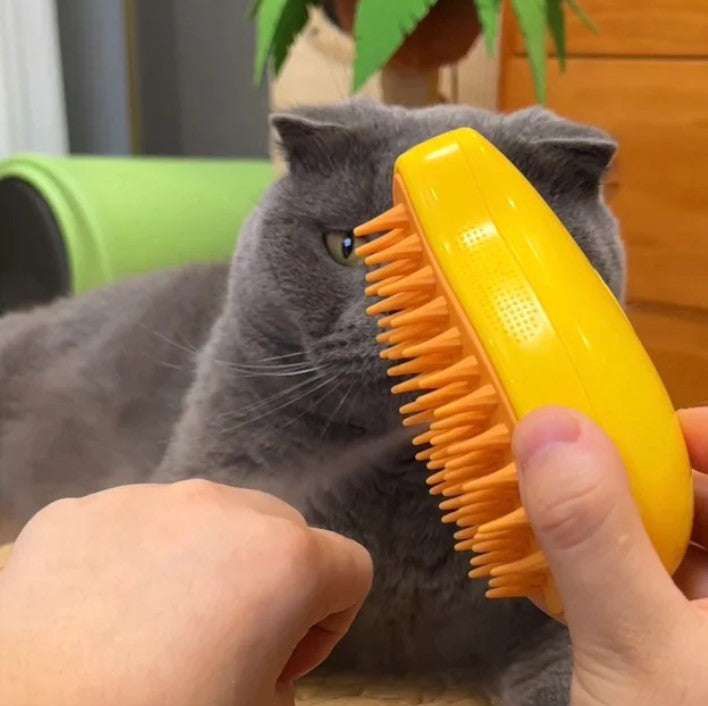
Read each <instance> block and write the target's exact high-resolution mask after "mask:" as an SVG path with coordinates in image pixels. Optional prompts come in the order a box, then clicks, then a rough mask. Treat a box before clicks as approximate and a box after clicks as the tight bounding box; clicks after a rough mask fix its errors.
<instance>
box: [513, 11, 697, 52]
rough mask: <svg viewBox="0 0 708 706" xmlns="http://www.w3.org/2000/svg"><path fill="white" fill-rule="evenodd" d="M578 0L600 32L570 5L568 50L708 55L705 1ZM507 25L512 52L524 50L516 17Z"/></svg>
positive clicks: (568, 12)
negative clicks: (582, 18)
mask: <svg viewBox="0 0 708 706" xmlns="http://www.w3.org/2000/svg"><path fill="white" fill-rule="evenodd" d="M580 4H581V6H582V7H583V9H584V10H585V12H586V14H587V15H588V16H589V17H590V18H591V19H592V21H593V22H594V23H595V25H596V26H597V28H598V32H597V33H593V32H591V31H590V30H589V29H588V28H587V27H586V26H585V25H583V24H582V22H581V21H580V20H579V19H578V18H577V16H576V15H575V14H574V13H573V12H571V11H570V10H568V9H566V17H567V18H568V21H567V42H566V46H567V47H568V52H569V53H570V54H575V55H587V54H592V55H597V54H604V55H612V56H700V57H708V1H707V0H581V3H580ZM506 16H507V17H509V18H510V17H511V13H510V12H507V13H506ZM508 30H509V32H510V39H511V51H512V52H513V53H515V54H522V53H524V51H525V49H524V41H523V38H522V36H521V34H520V32H519V31H518V25H517V23H516V21H515V19H514V20H511V19H510V20H509V27H508Z"/></svg>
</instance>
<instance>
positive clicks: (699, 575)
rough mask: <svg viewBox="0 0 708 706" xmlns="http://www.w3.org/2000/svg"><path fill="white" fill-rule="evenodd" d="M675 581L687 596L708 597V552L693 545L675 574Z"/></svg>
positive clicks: (693, 597)
mask: <svg viewBox="0 0 708 706" xmlns="http://www.w3.org/2000/svg"><path fill="white" fill-rule="evenodd" d="M674 582H675V583H676V585H677V586H678V587H679V589H681V592H682V593H683V595H684V596H686V598H688V599H689V600H692V601H695V600H700V599H702V598H708V552H706V551H705V549H702V548H701V547H696V546H694V545H691V546H690V547H689V548H688V551H687V552H686V556H685V557H684V559H683V561H682V562H681V566H679V568H678V570H677V571H676V573H675V574H674Z"/></svg>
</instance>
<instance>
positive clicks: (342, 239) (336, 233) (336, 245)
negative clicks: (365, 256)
mask: <svg viewBox="0 0 708 706" xmlns="http://www.w3.org/2000/svg"><path fill="white" fill-rule="evenodd" d="M324 241H325V245H326V246H327V250H328V251H329V254H330V255H331V256H332V259H333V260H334V261H335V262H338V263H339V264H340V265H344V266H345V267H357V266H359V265H361V263H362V260H361V258H359V257H357V256H356V255H355V254H354V250H355V249H356V243H355V238H354V235H353V234H352V233H350V232H348V231H343V230H331V231H329V232H327V233H325V236H324Z"/></svg>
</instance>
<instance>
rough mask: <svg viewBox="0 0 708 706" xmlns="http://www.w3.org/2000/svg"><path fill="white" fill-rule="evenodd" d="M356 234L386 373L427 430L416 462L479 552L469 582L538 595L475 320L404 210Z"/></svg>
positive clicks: (466, 546)
mask: <svg viewBox="0 0 708 706" xmlns="http://www.w3.org/2000/svg"><path fill="white" fill-rule="evenodd" d="M382 232H385V233H384V234H383V235H379V234H380V233H382ZM355 234H356V235H357V236H376V237H374V238H373V239H371V240H369V241H368V242H366V243H365V244H363V245H361V246H360V247H359V248H358V249H357V254H358V255H359V256H360V257H363V258H364V259H365V263H366V264H367V265H369V266H371V267H374V266H375V267H376V269H370V270H369V271H368V273H367V275H366V281H367V282H368V283H369V286H368V287H367V289H366V293H367V294H368V295H369V296H373V297H377V301H376V302H375V303H373V304H372V305H371V306H369V307H368V308H367V313H368V314H369V315H371V316H377V317H379V319H378V325H379V326H380V327H381V329H382V333H381V334H379V336H378V337H377V340H378V342H379V343H380V344H382V345H383V346H384V349H383V350H382V351H381V354H380V355H381V358H382V359H384V360H388V361H389V362H390V367H389V370H388V374H389V375H390V376H392V377H397V376H405V378H406V379H404V380H403V381H402V382H398V383H397V384H395V385H394V386H393V387H392V391H393V392H394V393H396V394H408V395H415V399H413V400H412V401H410V402H408V403H407V404H404V405H403V406H402V407H401V414H402V415H404V420H403V424H404V426H407V427H416V426H422V427H423V428H424V430H423V431H422V432H421V433H419V434H418V435H417V436H416V437H415V438H414V439H413V444H414V445H415V446H416V447H422V448H420V449H419V450H418V452H417V453H416V456H415V457H416V459H417V460H419V461H421V462H423V463H426V465H427V468H428V470H429V471H430V475H429V476H428V479H427V482H428V485H429V486H430V493H431V494H433V495H439V496H441V498H442V499H443V500H442V502H441V504H440V509H441V510H442V511H443V517H442V521H443V522H444V523H446V524H448V523H449V524H454V525H456V526H457V531H456V532H455V533H454V538H455V541H456V544H455V549H456V550H457V551H471V552H473V553H474V554H475V556H474V557H473V558H472V560H471V561H470V564H471V567H472V569H471V571H470V572H469V576H470V577H471V578H486V579H487V580H488V582H489V590H488V591H487V596H488V597H490V598H502V597H516V596H527V595H530V594H533V593H534V592H536V591H538V590H540V589H541V588H543V586H544V585H545V584H546V580H547V577H548V566H547V564H546V560H545V558H544V557H543V555H542V554H541V552H539V551H538V550H537V547H536V545H535V543H534V540H533V534H532V532H531V529H530V526H529V523H528V520H527V518H526V513H525V512H524V509H523V507H522V506H521V500H520V497H519V489H518V482H517V477H516V466H515V465H514V463H513V462H512V460H511V458H510V444H511V428H512V424H513V420H512V419H510V418H509V415H508V414H505V410H504V409H503V405H502V404H501V396H500V393H499V391H498V389H497V386H495V384H494V379H495V378H494V376H493V375H490V373H489V370H488V366H487V365H486V364H485V360H486V359H485V358H484V356H482V355H480V351H479V350H478V346H476V343H475V340H476V339H475V338H474V337H473V336H471V335H468V330H469V324H468V323H467V321H466V318H465V317H464V315H463V314H461V310H460V308H459V306H458V305H457V303H456V301H455V299H454V295H453V294H452V293H451V291H450V290H449V288H447V286H446V284H445V282H444V281H443V278H442V276H441V274H440V272H439V270H438V268H437V265H436V264H435V262H434V260H433V256H432V254H431V252H430V250H429V248H428V247H427V244H426V243H425V242H424V241H423V239H422V238H421V237H420V235H419V234H418V233H417V232H416V230H415V226H414V224H413V222H412V220H411V219H410V218H409V217H408V212H407V209H406V207H405V206H404V205H403V204H397V205H396V206H395V207H394V208H392V209H391V210H390V211H387V212H386V213H384V214H382V215H380V216H378V217H377V218H375V219H374V220H372V221H369V222H368V223H366V224H364V225H363V226H360V227H359V228H357V229H356V230H355Z"/></svg>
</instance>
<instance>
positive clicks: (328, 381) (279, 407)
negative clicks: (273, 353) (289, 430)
mask: <svg viewBox="0 0 708 706" xmlns="http://www.w3.org/2000/svg"><path fill="white" fill-rule="evenodd" d="M338 376H339V374H337V375H335V376H334V377H330V378H326V379H325V380H322V379H321V377H322V376H321V375H318V376H317V377H316V378H315V379H314V380H312V379H309V380H306V381H305V382H304V383H301V384H300V385H298V386H295V385H294V386H293V387H292V388H289V390H288V392H292V391H293V389H294V388H295V387H302V386H303V385H305V384H306V383H313V382H314V383H317V384H316V385H315V386H314V387H312V388H310V389H306V390H305V391H304V392H301V393H300V394H299V395H296V396H295V397H293V398H291V399H286V400H285V402H283V403H282V404H279V405H276V406H275V407H272V408H271V409H267V410H266V411H265V412H263V414H259V415H258V416H256V417H252V418H250V419H245V420H244V421H243V422H241V423H240V424H236V425H234V426H232V427H229V428H225V429H222V430H221V431H222V432H223V433H229V432H233V431H237V430H238V429H241V428H242V427H244V426H246V425H247V424H253V422H258V421H260V420H261V419H264V418H265V417H268V416H270V415H271V414H275V412H280V411H282V410H283V409H285V408H287V407H290V406H291V405H293V404H295V403H296V402H298V401H299V400H301V399H303V398H305V397H307V396H308V395H311V394H313V393H314V392H317V390H319V389H321V388H323V387H325V386H326V385H330V384H331V383H332V382H333V381H334V380H335V379H336V378H337V377H338ZM243 411H244V410H241V412H242V413H243ZM246 411H248V410H246ZM286 426H287V425H286Z"/></svg>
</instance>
